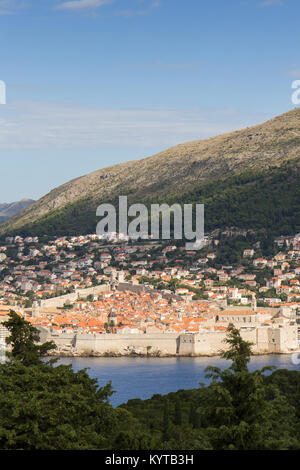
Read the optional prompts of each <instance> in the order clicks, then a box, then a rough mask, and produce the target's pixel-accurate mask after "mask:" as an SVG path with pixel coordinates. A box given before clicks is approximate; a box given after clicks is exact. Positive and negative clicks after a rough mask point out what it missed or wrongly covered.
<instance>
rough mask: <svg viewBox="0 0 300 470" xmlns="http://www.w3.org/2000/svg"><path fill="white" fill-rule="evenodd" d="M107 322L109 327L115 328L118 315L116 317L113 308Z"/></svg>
mask: <svg viewBox="0 0 300 470" xmlns="http://www.w3.org/2000/svg"><path fill="white" fill-rule="evenodd" d="M107 320H108V324H109V325H113V326H117V324H118V315H117V312H116V310H115V309H114V308H112V309H111V311H110V312H109V314H108V317H107Z"/></svg>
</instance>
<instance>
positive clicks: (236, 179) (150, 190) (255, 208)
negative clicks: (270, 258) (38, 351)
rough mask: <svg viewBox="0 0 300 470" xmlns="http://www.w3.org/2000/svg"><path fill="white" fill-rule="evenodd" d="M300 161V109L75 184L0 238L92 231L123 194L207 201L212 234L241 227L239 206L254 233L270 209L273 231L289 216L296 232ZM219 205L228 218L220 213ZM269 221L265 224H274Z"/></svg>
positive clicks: (5, 228)
mask: <svg viewBox="0 0 300 470" xmlns="http://www.w3.org/2000/svg"><path fill="white" fill-rule="evenodd" d="M298 160H300V108H296V109H294V110H292V111H290V112H288V113H285V114H283V115H281V116H278V117H276V118H275V119H272V120H270V121H268V122H266V123H264V124H260V125H258V126H254V127H251V128H247V129H244V130H241V131H236V132H232V133H228V134H224V135H221V136H217V137H213V138H210V139H206V140H202V141H194V142H190V143H186V144H181V145H177V146H176V147H172V148H170V149H168V150H166V151H164V152H161V153H159V154H157V155H154V156H152V157H148V158H145V159H142V160H137V161H132V162H128V163H122V164H118V165H114V166H111V167H108V168H105V169H102V170H98V171H96V172H93V173H91V174H89V175H86V176H83V177H80V178H77V179H75V180H72V181H70V182H68V183H66V184H64V185H62V186H60V187H58V188H56V189H54V190H53V191H51V192H50V193H49V194H47V195H46V196H44V197H43V198H41V199H40V200H38V201H37V202H35V203H34V204H33V205H32V206H30V207H29V208H27V209H25V211H23V212H22V213H21V214H18V215H16V216H14V217H13V218H12V219H10V220H9V221H8V222H7V223H4V224H2V225H1V228H0V233H13V232H14V233H16V232H19V233H21V232H22V233H32V234H33V233H37V234H40V233H49V234H62V233H65V234H67V233H72V234H73V233H80V232H81V233H86V232H89V231H92V232H93V231H95V224H96V217H95V212H96V207H97V206H98V205H99V204H100V203H102V202H114V201H116V200H117V198H118V196H119V195H128V197H129V202H141V201H143V202H145V203H150V202H152V201H153V202H154V201H166V202H168V201H170V202H175V201H176V202H182V201H184V202H205V204H206V225H207V227H208V228H213V227H215V226H217V225H219V226H223V225H224V224H226V225H237V222H239V219H240V216H241V211H240V207H243V212H244V217H243V222H242V225H246V226H247V224H248V222H249V220H250V225H249V226H250V227H251V226H253V224H254V225H256V222H260V223H259V225H261V221H259V220H258V217H256V215H255V213H256V212H257V213H260V216H259V217H261V215H262V214H261V212H263V213H264V211H266V212H268V211H269V207H268V204H269V203H270V204H271V205H272V214H273V215H272V217H273V218H272V220H273V222H272V221H271V224H275V225H274V227H275V231H276V230H281V229H280V227H281V226H282V217H284V218H285V219H286V217H287V219H286V220H285V221H284V222H283V224H285V225H289V224H290V223H291V222H290V218H291V217H292V218H293V224H294V225H295V220H294V215H295V207H296V208H297V207H298V203H299V204H300V200H298V196H297V194H298V192H297V186H298V187H299V174H298V169H299V166H298V164H299V162H298ZM287 178H288V179H289V185H288V183H287ZM291 188H292V190H291ZM262 189H263V190H264V191H265V194H264V196H263V197H262V195H261V191H262ZM259 193H260V194H259ZM233 195H234V201H231V199H232V196H233ZM266 197H267V199H266ZM282 200H285V201H286V203H285V208H284V209H281V212H280V214H281V215H280V214H279V215H278V214H276V211H277V207H279V206H278V205H280V201H282ZM220 202H222V204H221V206H222V205H223V211H222V213H221V212H220V209H218V208H219V206H220ZM248 202H249V203H250V206H251V207H252V209H251V210H250V212H249V210H248V209H247V204H248ZM266 202H268V204H267V205H266V204H265V203H266ZM232 204H233V205H232ZM291 207H293V209H291ZM236 208H238V211H237V213H236ZM225 209H226V210H225ZM224 210H225V212H226V214H227V215H226V220H224V217H223V220H220V221H219V223H218V220H215V219H216V214H218V213H220V214H221V215H222V214H224ZM291 210H292V212H293V213H292V214H291V213H290V212H291ZM216 211H217V212H216ZM245 212H246V214H245ZM233 215H235V217H233ZM245 215H246V217H245ZM232 219H238V220H232ZM248 219H249V220H248ZM264 219H265V222H263V223H266V224H269V223H270V220H269V219H268V218H266V217H265V216H264V217H263V220H264ZM277 219H278V220H277ZM240 222H241V221H240ZM276 224H277V225H276ZM240 225H241V223H240ZM296 225H297V224H296Z"/></svg>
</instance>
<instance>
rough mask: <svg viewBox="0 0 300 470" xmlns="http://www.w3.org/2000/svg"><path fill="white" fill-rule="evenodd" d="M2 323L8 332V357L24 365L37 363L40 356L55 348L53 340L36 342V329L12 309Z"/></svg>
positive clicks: (37, 338)
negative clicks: (9, 349)
mask: <svg viewBox="0 0 300 470" xmlns="http://www.w3.org/2000/svg"><path fill="white" fill-rule="evenodd" d="M3 325H4V326H5V327H6V328H7V329H8V331H9V332H10V335H9V336H8V338H6V343H7V345H10V346H11V351H10V352H8V357H11V358H13V359H15V360H19V361H20V362H22V364H24V365H33V364H39V363H40V362H41V357H42V356H46V355H47V354H48V352H49V351H51V350H53V349H56V345H55V343H54V342H53V341H48V342H46V343H43V344H38V342H39V339H40V336H39V332H38V330H37V329H36V328H35V327H34V326H32V325H31V324H30V323H29V322H27V321H26V320H24V318H22V317H20V316H19V315H17V314H16V312H14V311H13V310H11V311H10V313H9V318H8V320H7V321H6V322H4V323H3Z"/></svg>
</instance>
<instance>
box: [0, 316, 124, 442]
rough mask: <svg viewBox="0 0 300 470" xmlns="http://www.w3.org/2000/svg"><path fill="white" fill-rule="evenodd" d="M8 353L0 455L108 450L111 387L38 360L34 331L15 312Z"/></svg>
mask: <svg viewBox="0 0 300 470" xmlns="http://www.w3.org/2000/svg"><path fill="white" fill-rule="evenodd" d="M5 325H6V327H7V328H8V329H9V331H10V333H11V335H10V337H9V338H7V343H8V344H9V345H11V348H12V352H11V354H10V356H9V360H8V361H7V362H6V363H4V364H2V365H0V449H25V450H39V449H46V450H48V449H49V450H51V449H52V450H62V449H105V448H106V449H107V448H110V446H111V437H112V436H113V435H114V433H115V431H116V427H117V420H116V413H115V410H114V409H113V408H112V407H111V405H110V404H109V397H110V396H111V395H112V393H113V392H112V389H111V384H110V383H108V384H107V385H106V386H104V387H103V388H101V387H100V388H99V387H98V385H97V380H95V379H91V378H90V377H89V376H88V373H87V371H86V370H81V371H79V372H77V373H75V372H74V371H73V370H72V368H71V366H64V365H59V366H56V367H53V365H52V364H50V365H49V364H47V363H45V362H43V361H42V360H40V358H39V356H40V355H41V354H42V355H44V354H46V353H47V351H49V349H52V347H53V345H52V344H51V343H46V344H42V345H38V344H36V341H38V338H39V337H38V331H37V330H36V329H35V328H34V327H33V326H32V325H30V324H29V323H28V322H26V321H25V320H23V319H22V318H20V317H19V316H18V315H16V314H15V313H14V312H11V313H10V316H9V319H8V321H7V322H6V323H5Z"/></svg>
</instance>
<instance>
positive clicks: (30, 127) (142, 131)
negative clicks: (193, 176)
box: [0, 102, 271, 151]
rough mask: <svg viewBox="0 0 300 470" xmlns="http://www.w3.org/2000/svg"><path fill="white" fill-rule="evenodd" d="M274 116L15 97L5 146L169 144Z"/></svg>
mask: <svg viewBox="0 0 300 470" xmlns="http://www.w3.org/2000/svg"><path fill="white" fill-rule="evenodd" d="M270 117H271V116H270V115H266V114H262V113H261V114H250V113H243V112H240V111H238V110H234V109H233V110H232V109H219V110H217V109H216V110H211V109H192V110H191V109H186V110H176V109H102V108H93V107H84V106H75V105H73V106H72V105H64V104H50V103H33V102H15V103H12V104H8V105H6V106H3V107H2V108H1V118H0V149H11V150H23V151H26V150H31V149H32V150H35V149H48V150H49V149H51V148H62V149H64V148H65V149H67V148H87V149H88V148H91V147H93V148H95V147H101V146H103V145H105V146H122V147H127V148H133V149H134V148H141V147H142V148H147V147H149V148H151V147H152V148H153V146H157V147H158V148H167V147H169V146H171V145H175V144H177V143H180V142H185V141H190V140H196V139H202V138H206V137H211V136H214V135H217V134H220V133H223V132H228V131H232V130H235V129H237V128H243V127H246V126H250V125H252V124H256V123H259V122H263V121H265V120H266V119H267V118H270Z"/></svg>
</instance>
